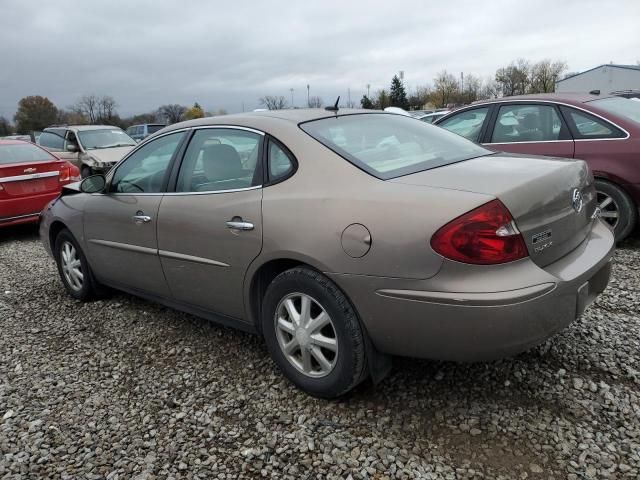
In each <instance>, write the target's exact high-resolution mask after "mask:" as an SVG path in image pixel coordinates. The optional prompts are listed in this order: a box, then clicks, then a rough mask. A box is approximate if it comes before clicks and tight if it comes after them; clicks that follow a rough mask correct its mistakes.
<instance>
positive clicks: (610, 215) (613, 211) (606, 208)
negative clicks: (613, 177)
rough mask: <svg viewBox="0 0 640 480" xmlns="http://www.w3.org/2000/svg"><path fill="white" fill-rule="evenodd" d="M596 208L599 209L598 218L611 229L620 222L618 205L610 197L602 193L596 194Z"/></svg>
mask: <svg viewBox="0 0 640 480" xmlns="http://www.w3.org/2000/svg"><path fill="white" fill-rule="evenodd" d="M597 194H598V196H597V202H598V208H599V209H600V217H601V218H602V219H604V221H605V222H607V223H608V224H609V225H610V226H611V228H616V227H617V226H618V222H619V221H620V210H619V208H618V204H617V203H616V201H615V200H614V199H613V197H611V196H610V195H607V194H606V193H604V192H600V191H599V192H597Z"/></svg>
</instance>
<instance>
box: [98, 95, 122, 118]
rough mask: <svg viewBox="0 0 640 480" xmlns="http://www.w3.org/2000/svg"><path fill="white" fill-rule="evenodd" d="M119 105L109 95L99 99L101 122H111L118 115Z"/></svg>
mask: <svg viewBox="0 0 640 480" xmlns="http://www.w3.org/2000/svg"><path fill="white" fill-rule="evenodd" d="M117 106H118V104H117V103H116V101H115V100H114V99H113V97H111V96H109V95H104V96H102V97H100V98H99V99H98V118H99V120H100V121H101V122H104V121H109V120H111V119H112V118H113V117H114V116H115V115H117V113H116V107H117Z"/></svg>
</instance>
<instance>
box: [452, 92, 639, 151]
mask: <svg viewBox="0 0 640 480" xmlns="http://www.w3.org/2000/svg"><path fill="white" fill-rule="evenodd" d="M501 103H531V104H535V103H548V104H551V105H563V106H565V107H569V108H575V109H576V110H581V111H583V112H585V113H588V114H589V115H593V116H594V117H598V118H599V119H600V120H602V121H604V122H606V123H608V124H610V125H613V126H614V127H616V128H617V129H618V130H621V131H622V132H624V134H625V135H626V137H620V138H575V139H573V140H570V141H573V142H594V141H598V142H601V141H603V140H627V139H628V138H629V137H630V136H631V134H630V133H629V132H628V131H627V130H626V129H624V128H622V127H621V126H620V125H618V124H617V123H615V122H612V121H611V120H609V119H607V118H604V117H603V116H602V115H599V114H597V113H595V112H592V111H591V110H587V109H586V108H582V107H578V106H576V105H572V104H570V103H565V102H558V101H555V100H535V99H528V100H524V99H518V100H509V97H506V98H503V99H499V100H492V101H490V102H483V103H477V104H475V105H470V106H469V107H466V108H461V109H459V110H454V111H453V112H451V115H452V116H453V114H455V113H459V112H463V111H466V110H470V109H472V108H478V107H481V106H483V105H499V104H501ZM542 141H547V142H548V141H554V140H542ZM555 141H557V140H555ZM509 143H516V142H509ZM520 143H540V142H520ZM481 145H489V144H488V143H482V144H481ZM501 145H505V144H501Z"/></svg>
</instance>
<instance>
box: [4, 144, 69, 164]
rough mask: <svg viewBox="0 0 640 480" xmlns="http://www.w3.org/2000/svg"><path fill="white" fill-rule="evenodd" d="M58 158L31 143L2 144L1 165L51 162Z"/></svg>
mask: <svg viewBox="0 0 640 480" xmlns="http://www.w3.org/2000/svg"><path fill="white" fill-rule="evenodd" d="M54 160H56V158H55V157H54V156H53V155H51V154H50V153H49V152H47V151H46V150H43V149H42V148H38V147H36V146H35V145H31V144H30V143H10V144H4V145H0V165H6V164H9V163H23V162H51V161H54Z"/></svg>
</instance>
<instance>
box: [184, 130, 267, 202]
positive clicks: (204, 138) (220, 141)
mask: <svg viewBox="0 0 640 480" xmlns="http://www.w3.org/2000/svg"><path fill="white" fill-rule="evenodd" d="M261 144H262V135H259V134H257V133H254V132H249V131H246V130H237V129H232V128H205V129H200V130H197V131H196V132H195V133H194V134H193V137H192V138H191V141H190V142H189V146H188V147H187V151H186V153H185V155H184V160H183V161H182V166H181V167H180V172H179V173H178V184H177V186H176V191H178V192H219V191H224V190H236V189H240V188H249V187H252V186H255V185H259V184H260V181H261V174H260V169H259V163H260V162H259V159H260V156H259V153H260V145H261Z"/></svg>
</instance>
